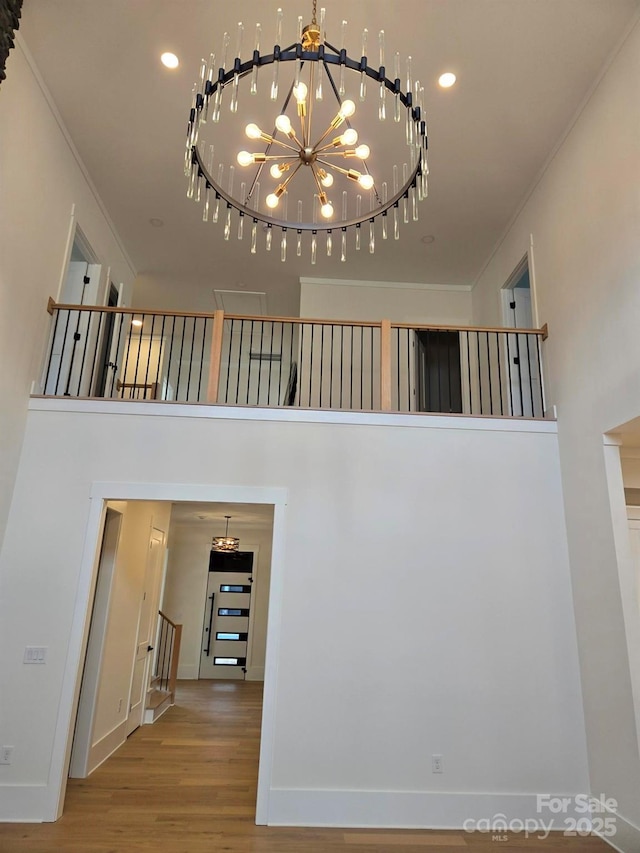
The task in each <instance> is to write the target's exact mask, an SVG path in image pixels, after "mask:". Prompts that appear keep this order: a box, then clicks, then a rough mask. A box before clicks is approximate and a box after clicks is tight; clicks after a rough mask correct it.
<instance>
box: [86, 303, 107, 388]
mask: <svg viewBox="0 0 640 853" xmlns="http://www.w3.org/2000/svg"><path fill="white" fill-rule="evenodd" d="M97 314H98V330H97V332H96V342H95V345H94V347H93V358H92V359H91V374H90V375H89V396H90V397H96V396H97V394H95V393H94V392H95V388H94V387H93V376H94V374H95V372H96V365H97V363H98V345H99V343H100V333H101V331H102V318H103V317H107V316H108V312H106V311H98V312H97ZM91 316H92V317H93V316H94V315H93V314H92V315H91ZM106 326H107V323H106V322H105V327H106ZM89 328H91V321H89ZM111 328H113V326H112V327H111ZM105 334H107V330H106V328H105ZM88 338H89V335H88V334H87V339H88ZM109 343H111V342H110V341H109ZM105 357H106V358H109V352H108V351H107V353H106V354H105ZM101 367H102V380H101V384H104V386H105V389H106V386H107V365H106V364H103V365H101Z"/></svg>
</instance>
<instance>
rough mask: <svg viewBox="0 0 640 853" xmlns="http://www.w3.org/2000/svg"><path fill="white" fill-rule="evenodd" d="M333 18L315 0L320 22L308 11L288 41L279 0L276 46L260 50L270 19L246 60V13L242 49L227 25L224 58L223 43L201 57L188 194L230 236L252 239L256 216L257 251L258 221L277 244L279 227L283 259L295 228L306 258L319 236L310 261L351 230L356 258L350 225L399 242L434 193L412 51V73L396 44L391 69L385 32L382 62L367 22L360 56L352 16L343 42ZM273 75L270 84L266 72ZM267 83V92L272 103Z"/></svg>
mask: <svg viewBox="0 0 640 853" xmlns="http://www.w3.org/2000/svg"><path fill="white" fill-rule="evenodd" d="M324 23H325V10H324V9H323V8H322V9H320V15H319V21H318V19H317V10H316V0H313V13H312V19H311V23H310V24H308V25H307V26H304V27H303V19H302V17H301V16H300V17H298V19H297V35H296V41H295V43H293V44H290V45H288V46H287V47H281V43H282V41H283V29H284V28H283V14H282V9H278V10H277V15H276V27H275V45H274V47H273V52H271V53H261V43H262V40H263V39H262V27H261V25H260V24H256V27H255V39H254V49H253V53H252V55H251V56H250V58H248V59H246V60H243V59H242V57H241V54H242V43H243V37H244V26H243V24H242V23H239V24H238V31H237V40H236V55H235V57H234V58H233V59H232V60H231V61H230V62H229V63H227V59H228V53H229V45H230V41H231V39H230V36H229V33H225V34H224V36H223V40H222V48H221V52H220V54H219V55H218V56H219V62H218V63H216V55H215V53H212V54H211V56H210V59H209V61H208V62H207V61H205V60H202V63H201V68H200V79H199V82H198V83H196V84H195V85H194V89H193V95H192V106H191V112H190V115H189V123H188V129H187V142H186V150H185V174H186V176H187V177H188V179H189V180H188V189H187V196H188V198H191V199H194V200H195V201H197V202H200V203H202V205H203V213H202V218H203V220H204V221H205V222H207V221H209V220H211V221H212V222H214V223H217V222H224V239H225V240H229V239H230V236H231V233H232V231H235V232H236V234H237V238H238V240H243V239H244V234H245V220H246V221H247V222H248V223H250V224H251V235H250V247H251V252H252V253H254V254H255V253H256V252H257V251H258V245H259V241H258V236H259V233H258V225H259V224H260V225H261V228H260V232H264V235H265V236H264V241H265V249H266V250H267V251H271V249H272V245H273V243H274V239H273V236H274V233H275V234H277V235H278V237H279V240H280V257H281V260H282V261H285V260H286V257H287V238H289V241H290V244H291V243H293V244H294V246H293V247H292V248H294V247H295V252H296V254H297V256H300V255H301V254H302V242H303V237H304V238H305V240H307V241H308V240H309V235H310V244H311V262H312V263H316V258H317V252H318V240H319V235H321V234H322V235H324V236H325V239H326V244H325V245H326V253H327V255H329V256H330V255H331V254H332V250H333V245H334V243H333V241H334V236H335V237H339V238H340V258H341V260H342V261H345V260H346V257H347V235H348V233H353V232H355V249H356V250H360V248H361V245H362V243H363V240H362V230H363V226H364V227H365V229H366V228H367V225H368V234H366V237H365V239H366V240H367V242H368V248H369V252H371V253H373V252H374V251H375V243H376V233H378V234H379V236H380V237H381V238H382V239H383V240H386V239H388V238H389V235H390V233H391V234H392V236H393V238H394V239H396V240H398V239H399V237H400V222H401V221H402V222H403V223H408V222H409V221H410V219H412V220H414V221H417V219H418V202H419V201H422V199H423V198H425V197H426V195H427V176H428V167H427V134H426V122H425V120H424V88H423V87H422V86H421V85H420V82H419V81H417V80H416V81H414V80H413V75H412V69H411V57H408V58H407V59H406V62H405V64H404V75H403V73H402V70H401V59H400V54H399V53H395V54H394V57H393V64H394V76H393V78H390V77H388V76H387V73H386V68H385V34H384V30H381V31H380V32H379V33H378V37H377V40H376V39H372V40H371V41H373V42H375V41H377V45H376V44H374V45H373V49H374V53H377V54H378V55H379V64H378V65H374V64H372V63H370V60H369V59H368V58H367V50H368V45H369V32H368V30H367V29H366V28H365V29H364V30H363V33H362V53H361V57H360V58H359V59H353V58H351V57H350V56H349V54H348V53H347V50H346V47H345V41H346V34H347V21H342V27H341V46H340V47H334V46H333V45H332V44H331V43H330V42H329V41H328V40H327V38H326V36H325V27H324ZM265 75H266V76H268V79H267V81H266V85H264V81H263V83H262V84H261V83H260V79H259V78H260V77H264V76H265ZM403 82H405V83H406V88H405V90H404V91H403V88H402V87H403ZM261 85H262V88H261ZM247 89H248V92H246V91H245V90H247ZM241 91H242V97H241ZM259 91H261V92H262V94H263V95H266V96H267V101H266V108H265V103H264V101H262V102H261V101H260V98H259V97H258V94H259ZM368 93H369V95H371V94H373V99H372V98H371V97H369V98H367V94H368ZM245 98H246V100H245ZM356 100H357V101H358V104H357V105H356ZM372 100H373V101H374V103H373V104H372ZM241 101H242V112H241V113H239V105H240V102H241ZM270 102H272V103H270ZM273 102H275V104H274V103H273ZM367 104H368V110H367ZM257 113H260V114H261V116H262V122H261V123H258V121H256V120H255V118H256V114H257ZM361 113H362V115H361ZM376 113H377V121H378V122H380V123H381V125H386V126H387V129H388V130H389V131H391V130H394V131H395V132H393V133H387V135H386V136H384V135H382V136H384V139H383V140H382V141H381V140H380V137H381V129H378V128H377V127H376V126H375V122H376ZM234 119H235V128H233V127H232V125H233V124H234ZM247 119H249V120H247ZM403 119H404V120H403ZM230 123H231V124H230ZM223 124H224V125H225V126H226V127H225V129H224V131H223V129H222V125H223ZM396 125H397V127H394V126H396ZM403 125H404V126H403ZM389 126H391V127H389ZM390 138H391V142H392V144H391V145H390V144H389V139H390ZM375 139H378V141H379V143H380V144H379V145H378V143H376V142H374V140H375ZM377 149H380V150H377ZM390 220H391V223H392V224H391V227H390V224H389V221H390ZM248 242H249V241H248Z"/></svg>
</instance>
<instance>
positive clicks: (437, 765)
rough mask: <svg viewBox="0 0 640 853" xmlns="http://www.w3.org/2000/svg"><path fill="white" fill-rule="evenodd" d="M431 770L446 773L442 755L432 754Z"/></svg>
mask: <svg viewBox="0 0 640 853" xmlns="http://www.w3.org/2000/svg"><path fill="white" fill-rule="evenodd" d="M431 772H432V773H444V762H443V761H442V756H441V755H432V756H431Z"/></svg>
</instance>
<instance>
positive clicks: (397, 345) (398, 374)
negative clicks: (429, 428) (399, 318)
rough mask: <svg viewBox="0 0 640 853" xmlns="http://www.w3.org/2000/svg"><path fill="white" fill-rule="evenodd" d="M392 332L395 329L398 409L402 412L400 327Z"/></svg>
mask: <svg viewBox="0 0 640 853" xmlns="http://www.w3.org/2000/svg"><path fill="white" fill-rule="evenodd" d="M391 331H392V333H393V332H394V331H395V333H396V375H397V383H396V384H397V386H398V403H397V411H398V412H401V411H402V407H401V405H400V400H401V399H402V398H401V392H400V329H392V330H391Z"/></svg>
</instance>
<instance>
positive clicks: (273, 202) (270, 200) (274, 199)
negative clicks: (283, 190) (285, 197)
mask: <svg viewBox="0 0 640 853" xmlns="http://www.w3.org/2000/svg"><path fill="white" fill-rule="evenodd" d="M278 201H279V198H278V196H277V195H276V194H275V193H270V194H269V195H268V196H267V198H266V202H267V207H269V208H271V209H272V210H273V208H274V207H277V206H278Z"/></svg>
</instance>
